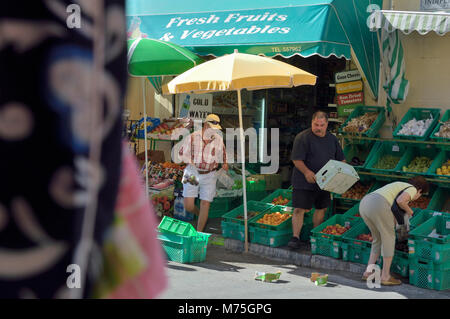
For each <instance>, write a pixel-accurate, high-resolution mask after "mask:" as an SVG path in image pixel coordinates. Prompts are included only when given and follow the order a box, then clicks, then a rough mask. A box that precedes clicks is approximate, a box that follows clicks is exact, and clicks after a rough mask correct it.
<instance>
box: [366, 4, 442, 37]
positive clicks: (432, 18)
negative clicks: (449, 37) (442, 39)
mask: <svg viewBox="0 0 450 319" xmlns="http://www.w3.org/2000/svg"><path fill="white" fill-rule="evenodd" d="M369 28H370V30H371V31H376V30H377V29H384V30H386V31H387V32H389V33H390V32H393V31H395V30H400V31H402V32H403V33H405V34H410V33H411V32H413V31H417V32H418V33H420V34H421V35H424V34H427V33H428V32H430V31H434V32H436V33H437V34H439V35H441V36H443V35H445V34H446V33H447V32H449V31H450V13H445V12H412V11H392V10H377V11H374V12H373V13H372V15H371V17H370V19H369Z"/></svg>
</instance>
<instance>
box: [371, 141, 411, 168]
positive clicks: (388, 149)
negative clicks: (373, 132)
mask: <svg viewBox="0 0 450 319" xmlns="http://www.w3.org/2000/svg"><path fill="white" fill-rule="evenodd" d="M406 149H407V145H406V144H401V143H400V144H399V143H396V142H386V141H383V142H377V143H376V146H375V147H373V148H372V151H371V153H370V156H369V157H370V158H369V161H368V162H367V163H366V169H367V170H368V171H369V172H372V173H377V174H387V175H389V174H393V173H395V172H397V171H399V170H401V166H400V160H401V158H402V157H403V154H404V153H405V151H406ZM387 155H391V156H395V157H398V162H397V165H396V166H395V167H394V168H391V169H382V168H375V166H376V165H377V164H378V163H379V161H380V160H381V159H382V158H383V157H384V156H387Z"/></svg>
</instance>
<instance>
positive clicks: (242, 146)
mask: <svg viewBox="0 0 450 319" xmlns="http://www.w3.org/2000/svg"><path fill="white" fill-rule="evenodd" d="M237 95H238V110H239V126H240V130H239V132H240V136H241V163H242V187H243V196H244V197H243V198H244V227H245V244H244V248H245V252H246V253H247V252H248V228H247V187H246V178H245V140H244V125H243V121H242V105H241V90H240V89H239V90H237Z"/></svg>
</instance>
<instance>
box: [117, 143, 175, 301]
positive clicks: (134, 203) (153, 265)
mask: <svg viewBox="0 0 450 319" xmlns="http://www.w3.org/2000/svg"><path fill="white" fill-rule="evenodd" d="M122 149H123V156H122V173H121V181H120V186H119V195H118V199H117V203H116V213H117V214H119V215H120V216H122V217H123V218H124V219H125V220H126V223H127V225H128V228H129V229H130V230H131V232H132V233H133V235H134V237H135V238H136V240H137V242H138V243H139V245H140V247H141V249H142V250H143V251H144V252H145V255H146V256H147V263H148V266H147V268H146V269H145V270H144V271H143V272H141V273H140V274H139V275H138V276H136V277H134V278H133V279H131V280H128V281H127V282H125V283H123V284H121V285H120V286H119V287H118V288H117V289H116V290H115V291H114V292H113V293H111V294H110V295H109V298H113V299H119V298H120V299H125V298H133V299H137V298H139V299H141V298H155V297H156V296H157V295H158V294H159V293H161V292H162V291H163V290H164V289H165V288H166V286H167V277H166V271H165V257H164V256H165V255H164V254H163V249H162V247H161V244H160V242H159V240H158V239H157V237H156V236H157V233H156V229H157V226H158V225H157V221H156V214H155V211H154V209H153V206H152V205H151V204H150V201H149V200H148V199H147V197H146V195H145V185H144V184H143V181H142V179H141V178H140V176H139V174H138V166H137V163H136V160H135V158H134V156H133V155H132V154H131V153H130V151H129V150H128V147H127V146H126V144H125V143H124V144H123V147H122Z"/></svg>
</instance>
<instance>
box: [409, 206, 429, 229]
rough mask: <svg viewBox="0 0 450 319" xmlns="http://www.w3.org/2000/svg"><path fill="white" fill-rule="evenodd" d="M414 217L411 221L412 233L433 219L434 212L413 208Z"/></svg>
mask: <svg viewBox="0 0 450 319" xmlns="http://www.w3.org/2000/svg"><path fill="white" fill-rule="evenodd" d="M412 210H413V212H414V214H413V217H412V218H411V219H410V220H409V230H410V231H412V230H414V229H416V228H417V227H418V226H420V225H422V224H423V223H424V222H426V221H427V220H428V219H430V218H431V217H433V215H432V214H431V213H433V211H431V210H428V209H420V208H413V209H412Z"/></svg>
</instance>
